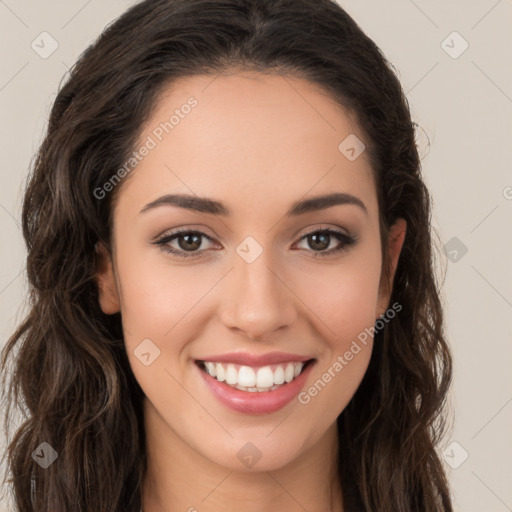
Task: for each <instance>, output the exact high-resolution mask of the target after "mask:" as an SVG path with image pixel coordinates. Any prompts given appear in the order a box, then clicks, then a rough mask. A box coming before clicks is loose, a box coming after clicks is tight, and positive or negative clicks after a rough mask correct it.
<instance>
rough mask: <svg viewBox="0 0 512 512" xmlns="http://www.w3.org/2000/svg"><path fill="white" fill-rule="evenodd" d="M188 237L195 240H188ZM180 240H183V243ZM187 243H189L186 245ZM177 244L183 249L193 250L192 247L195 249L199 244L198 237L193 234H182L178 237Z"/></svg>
mask: <svg viewBox="0 0 512 512" xmlns="http://www.w3.org/2000/svg"><path fill="white" fill-rule="evenodd" d="M190 239H195V240H194V241H193V242H190V241H189V240H190ZM181 240H185V243H184V244H183V243H181ZM187 244H189V245H188V246H187ZM190 244H191V245H190ZM179 246H180V248H181V249H183V250H185V251H193V250H194V249H197V248H198V247H200V246H201V242H200V237H199V235H195V234H188V235H182V237H181V238H180V239H179Z"/></svg>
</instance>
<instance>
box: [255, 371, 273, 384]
mask: <svg viewBox="0 0 512 512" xmlns="http://www.w3.org/2000/svg"><path fill="white" fill-rule="evenodd" d="M273 384H274V372H273V371H272V369H271V368H270V366H263V368H260V369H259V370H258V373H257V375H256V386H257V387H259V388H270V387H272V385H273Z"/></svg>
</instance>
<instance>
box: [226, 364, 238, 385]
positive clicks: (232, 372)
mask: <svg viewBox="0 0 512 512" xmlns="http://www.w3.org/2000/svg"><path fill="white" fill-rule="evenodd" d="M226 384H238V372H237V371H236V368H235V366H234V365H232V364H228V366H227V368H226Z"/></svg>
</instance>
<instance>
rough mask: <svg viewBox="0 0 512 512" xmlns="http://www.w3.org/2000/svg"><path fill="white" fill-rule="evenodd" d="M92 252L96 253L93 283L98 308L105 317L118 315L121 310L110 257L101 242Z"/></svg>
mask: <svg viewBox="0 0 512 512" xmlns="http://www.w3.org/2000/svg"><path fill="white" fill-rule="evenodd" d="M94 251H95V253H96V275H95V281H96V285H97V286H98V299H99V303H100V307H101V310H102V311H103V313H105V314H106V315H113V314H114V313H118V312H119V311H120V309H121V308H120V305H119V295H118V293H117V285H116V281H115V278H114V269H113V265H112V255H111V253H110V252H109V251H108V249H107V248H106V247H105V245H104V244H103V243H102V242H97V243H96V245H95V247H94Z"/></svg>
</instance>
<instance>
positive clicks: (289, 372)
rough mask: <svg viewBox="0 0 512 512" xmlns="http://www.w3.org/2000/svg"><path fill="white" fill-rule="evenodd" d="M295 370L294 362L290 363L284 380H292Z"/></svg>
mask: <svg viewBox="0 0 512 512" xmlns="http://www.w3.org/2000/svg"><path fill="white" fill-rule="evenodd" d="M294 372H295V366H294V365H293V364H292V363H288V365H287V366H286V370H285V371H284V380H285V381H286V382H291V381H292V380H293V373H294Z"/></svg>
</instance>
